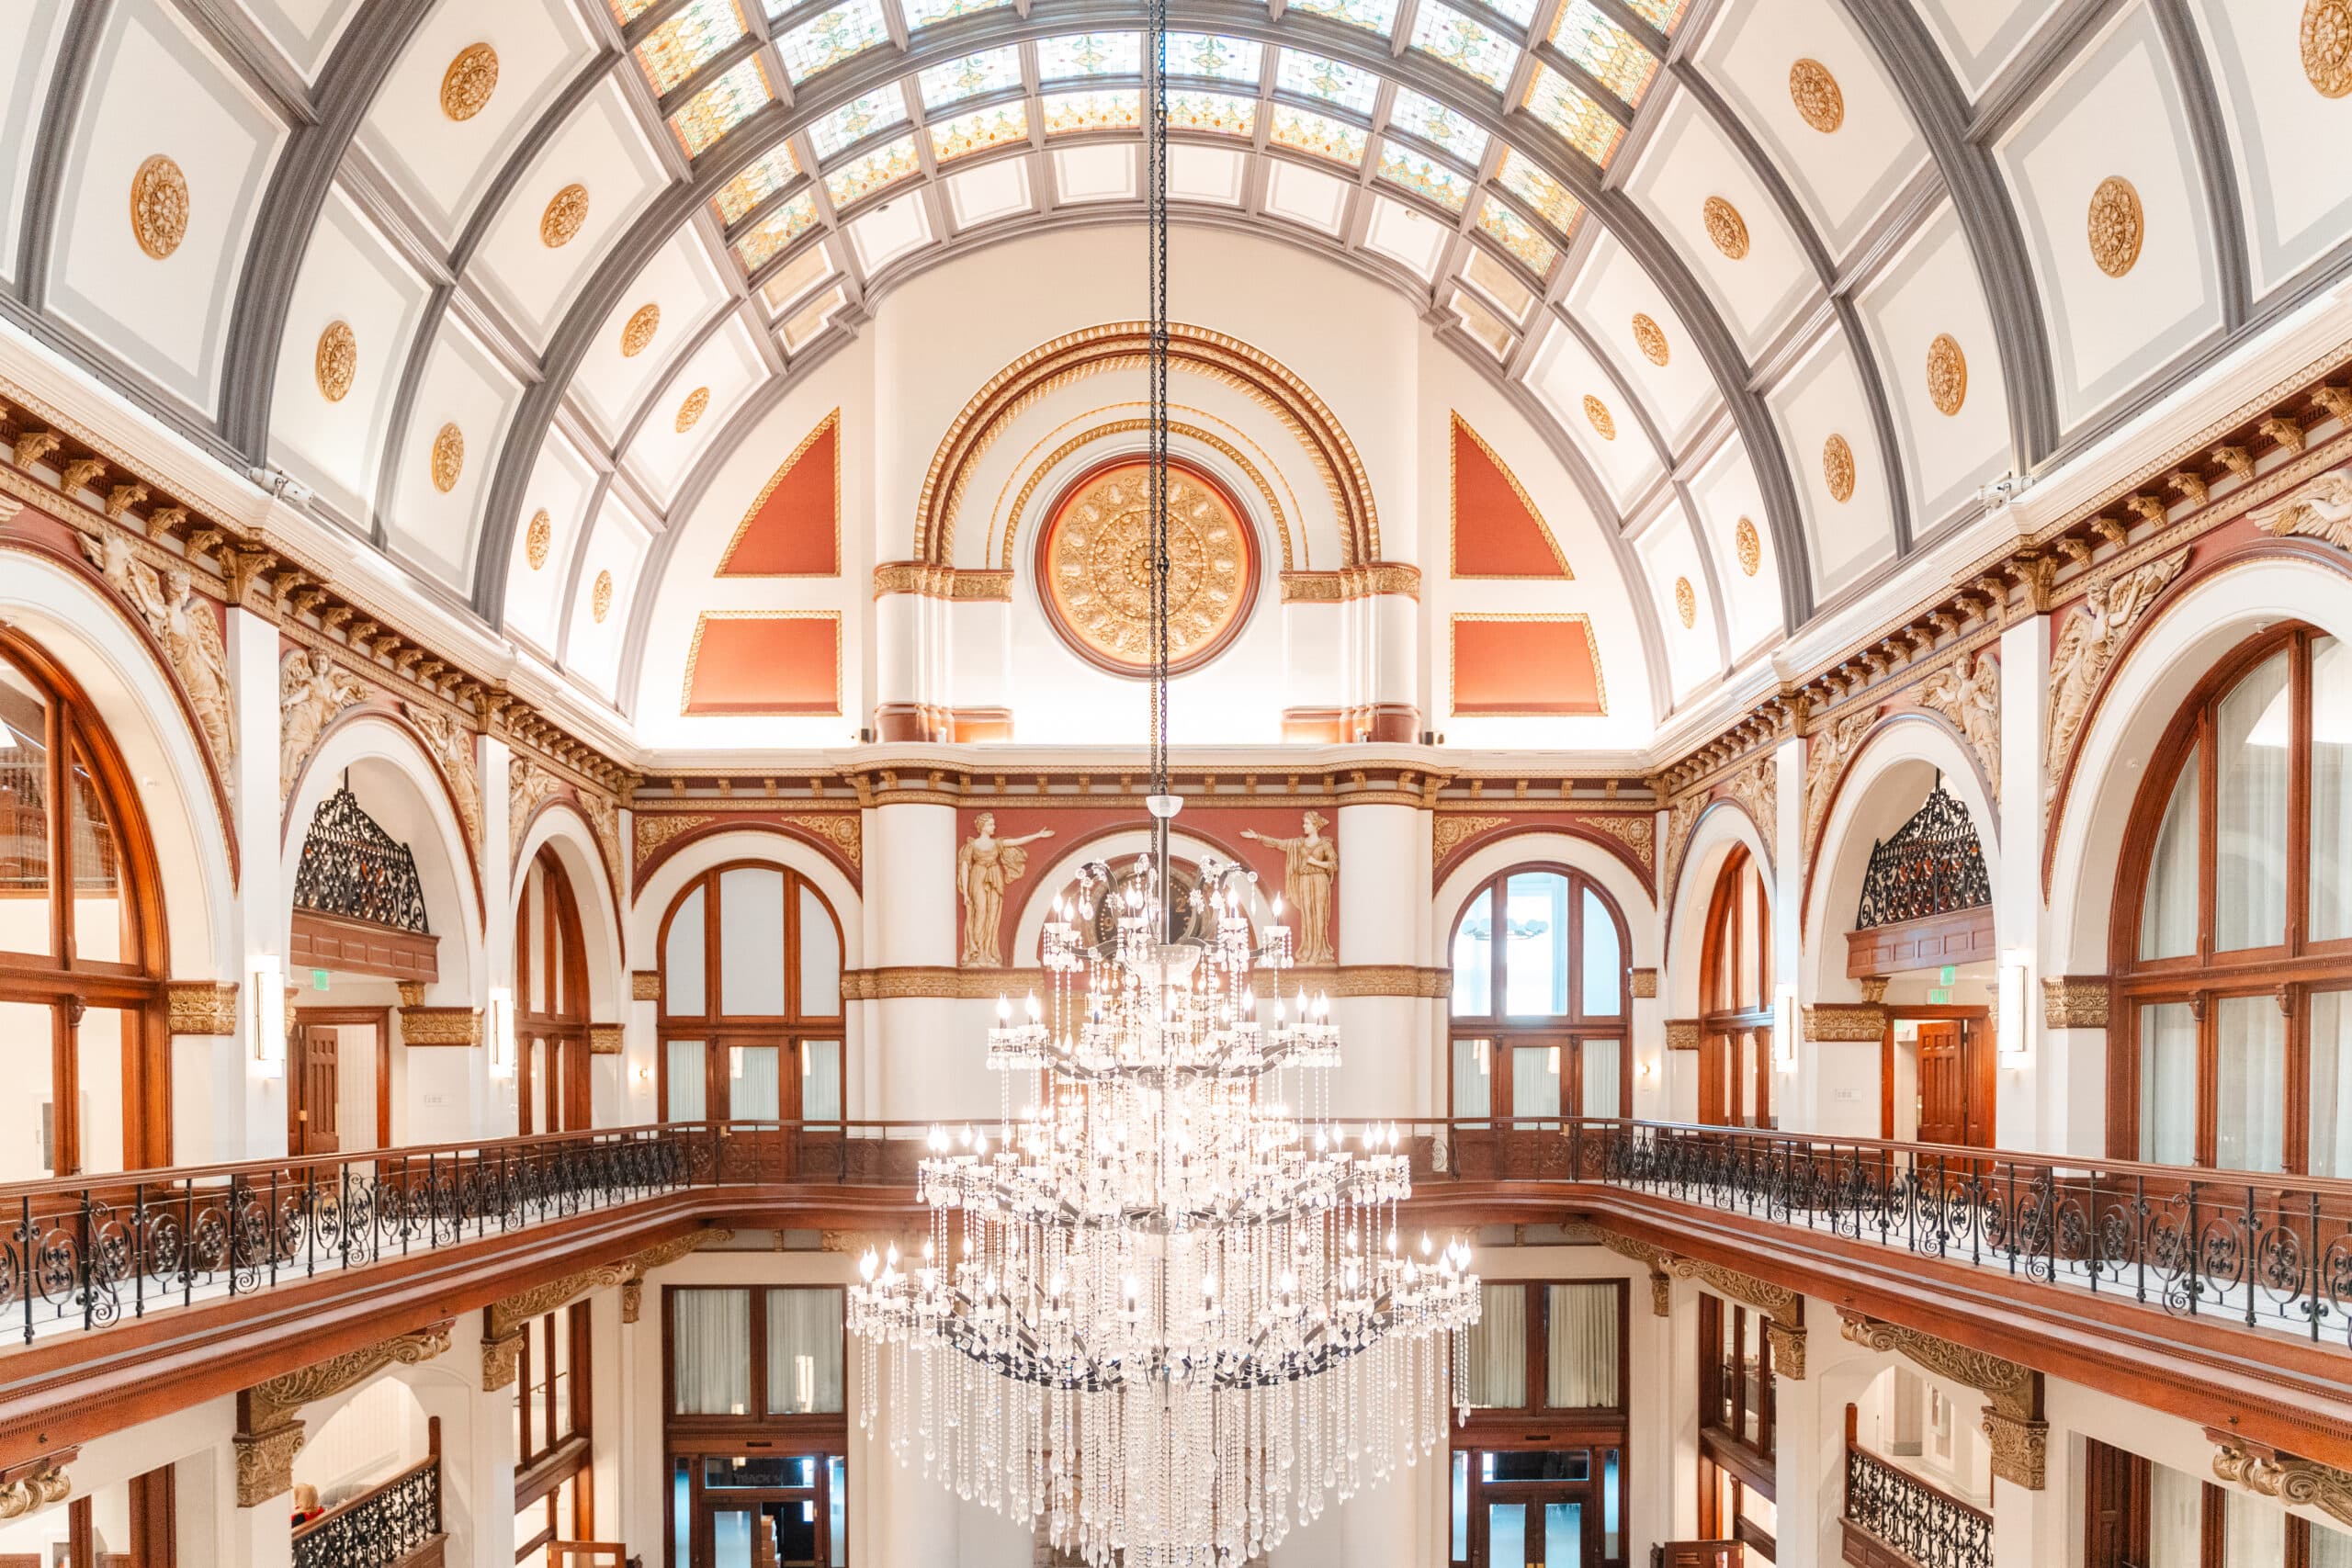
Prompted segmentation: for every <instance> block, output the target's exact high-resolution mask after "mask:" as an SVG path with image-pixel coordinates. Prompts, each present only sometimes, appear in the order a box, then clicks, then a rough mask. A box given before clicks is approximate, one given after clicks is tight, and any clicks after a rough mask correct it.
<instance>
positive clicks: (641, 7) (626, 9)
mask: <svg viewBox="0 0 2352 1568" xmlns="http://www.w3.org/2000/svg"><path fill="white" fill-rule="evenodd" d="M651 9H653V0H613V20H615V21H616V22H618V23H619V24H620V25H621V26H623V27H627V26H628V25H629V24H630V23H631V22H633V21H635V20H637V19H638V18H639V17H642V16H643V15H645V13H646V12H648V11H650V10H651Z"/></svg>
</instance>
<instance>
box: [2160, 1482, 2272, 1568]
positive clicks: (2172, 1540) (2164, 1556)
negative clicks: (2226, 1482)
mask: <svg viewBox="0 0 2352 1568" xmlns="http://www.w3.org/2000/svg"><path fill="white" fill-rule="evenodd" d="M2148 1471H2149V1474H2148V1568H2198V1565H2199V1562H2202V1561H2203V1556H2204V1553H2203V1533H2204V1532H2203V1527H2202V1525H2201V1524H2200V1523H2199V1518H2200V1517H2201V1516H2200V1514H2199V1508H2200V1506H2202V1504H2203V1501H2204V1495H2205V1483H2203V1482H2201V1481H2199V1480H2198V1479H2197V1478H2196V1477H2195V1476H2193V1475H2183V1474H2182V1473H2181V1472H2178V1471H2177V1470H2167V1469H2165V1467H2164V1466H2163V1465H2160V1464H2155V1465H2150V1466H2149V1467H2148ZM2274 1561H2276V1560H2275V1559H2274Z"/></svg>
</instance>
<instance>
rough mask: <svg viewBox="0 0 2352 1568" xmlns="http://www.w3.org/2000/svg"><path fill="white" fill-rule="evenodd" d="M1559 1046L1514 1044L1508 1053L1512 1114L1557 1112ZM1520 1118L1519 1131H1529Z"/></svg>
mask: <svg viewBox="0 0 2352 1568" xmlns="http://www.w3.org/2000/svg"><path fill="white" fill-rule="evenodd" d="M1559 1056H1560V1048H1559V1047H1558V1046H1557V1045H1517V1046H1513V1047H1512V1048H1511V1054H1510V1113H1511V1114H1512V1115H1513V1116H1514V1117H1520V1118H1527V1117H1544V1118H1551V1117H1556V1116H1557V1115H1559V1114H1560V1059H1559ZM1531 1130H1532V1129H1530V1128H1529V1127H1528V1126H1527V1125H1526V1124H1525V1123H1524V1122H1522V1123H1521V1126H1520V1128H1519V1131H1521V1132H1522V1133H1524V1132H1528V1131H1531Z"/></svg>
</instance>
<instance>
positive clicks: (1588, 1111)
mask: <svg viewBox="0 0 2352 1568" xmlns="http://www.w3.org/2000/svg"><path fill="white" fill-rule="evenodd" d="M1578 1048H1579V1049H1580V1050H1581V1051H1582V1052H1583V1053H1584V1086H1583V1103H1582V1105H1581V1106H1580V1107H1579V1109H1580V1110H1581V1111H1583V1113H1584V1114H1585V1115H1587V1116H1600V1117H1610V1116H1617V1115H1621V1114H1623V1110H1624V1103H1625V1101H1624V1096H1623V1093H1622V1092H1621V1090H1622V1089H1623V1080H1622V1077H1621V1074H1622V1072H1623V1068H1622V1067H1621V1066H1620V1063H1619V1059H1618V1055H1617V1051H1618V1043H1617V1042H1616V1041H1614V1040H1588V1041H1586V1042H1584V1043H1583V1044H1582V1045H1581V1046H1580V1047H1578Z"/></svg>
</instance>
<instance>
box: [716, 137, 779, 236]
mask: <svg viewBox="0 0 2352 1568" xmlns="http://www.w3.org/2000/svg"><path fill="white" fill-rule="evenodd" d="M799 172H800V160H799V159H797V158H796V157H794V156H793V155H792V149H791V147H790V146H789V145H787V144H786V143H785V142H782V141H779V142H777V143H776V144H775V146H774V147H771V148H769V149H768V150H767V151H766V152H763V153H761V154H760V155H759V156H758V157H757V158H754V159H753V160H752V164H751V166H750V167H748V168H746V169H745V170H744V171H743V172H742V173H741V174H740V175H736V176H735V177H734V178H733V179H731V180H729V181H728V182H727V183H726V184H725V185H723V186H719V187H718V195H717V196H714V197H711V198H710V204H711V206H712V208H713V209H716V210H717V211H718V220H719V221H720V222H721V223H732V222H735V221H736V220H739V219H741V217H742V216H743V215H744V214H745V213H747V212H749V211H751V210H752V209H753V208H754V207H757V206H758V205H759V204H760V203H762V202H763V201H765V200H766V199H767V198H768V197H772V196H774V195H775V193H776V192H778V191H780V190H782V189H783V188H784V187H785V186H786V185H788V184H790V183H791V180H792V176H793V175H797V174H798V173H799Z"/></svg>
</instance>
